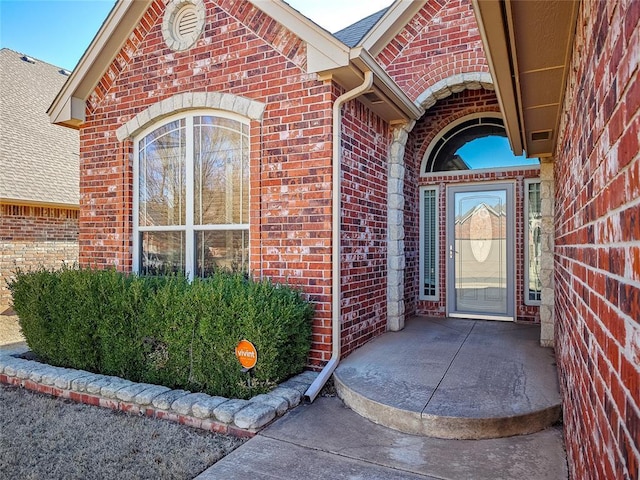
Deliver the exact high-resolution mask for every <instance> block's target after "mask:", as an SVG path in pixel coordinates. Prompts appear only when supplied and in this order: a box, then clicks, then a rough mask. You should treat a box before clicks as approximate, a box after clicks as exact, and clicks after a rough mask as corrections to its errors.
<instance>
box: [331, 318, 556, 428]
mask: <svg viewBox="0 0 640 480" xmlns="http://www.w3.org/2000/svg"><path fill="white" fill-rule="evenodd" d="M539 339H540V327H539V326H537V325H521V324H515V323H505V322H489V321H481V320H461V319H434V318H426V317H415V318H412V319H410V320H409V321H408V322H407V325H406V327H405V329H404V330H402V331H400V332H388V333H386V334H384V335H382V336H381V337H379V338H377V339H375V340H373V341H371V342H370V343H368V344H367V345H365V346H364V347H362V348H360V349H359V350H357V351H356V352H354V353H353V354H351V355H350V356H349V357H348V358H346V359H345V360H343V361H342V363H341V364H340V365H339V366H338V368H337V369H336V372H335V375H334V377H335V383H336V388H337V391H338V395H339V396H340V397H341V398H342V399H343V401H344V402H345V404H347V405H348V406H349V407H350V408H351V409H353V410H354V411H356V412H357V413H359V414H360V415H362V416H364V417H366V418H368V419H370V420H372V421H374V422H376V423H379V424H381V425H385V426H387V427H390V428H394V429H396V430H400V431H403V432H406V433H412V434H416V435H425V436H431V437H438V438H450V439H480V438H500V437H508V436H512V435H522V434H528V433H533V432H537V431H540V430H542V429H544V428H547V427H549V426H550V425H552V424H553V423H555V422H556V421H558V420H559V418H560V414H561V401H560V393H559V387H558V380H557V374H556V367H555V357H554V353H553V350H552V349H549V348H542V347H540V344H539Z"/></svg>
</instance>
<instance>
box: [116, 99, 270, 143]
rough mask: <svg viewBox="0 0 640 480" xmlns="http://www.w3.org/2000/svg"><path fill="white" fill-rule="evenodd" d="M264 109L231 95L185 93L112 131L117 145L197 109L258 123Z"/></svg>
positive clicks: (142, 112) (247, 100)
mask: <svg viewBox="0 0 640 480" xmlns="http://www.w3.org/2000/svg"><path fill="white" fill-rule="evenodd" d="M265 107H266V105H265V104H264V103H262V102H258V101H256V100H251V99H250V98H246V97H242V96H240V95H233V94H231V93H220V92H185V93H178V94H176V95H173V96H172V97H169V98H165V99H164V100H162V101H160V102H158V103H154V104H153V105H151V106H150V107H148V108H145V109H144V110H142V111H141V112H140V113H138V114H137V115H136V116H135V117H133V118H132V119H131V120H129V121H128V122H126V123H125V124H124V125H122V126H121V127H120V128H118V129H117V130H116V137H117V138H118V140H119V141H120V142H122V141H124V140H125V139H126V138H130V137H135V136H136V135H137V134H138V133H140V132H141V131H142V130H144V129H145V128H146V127H147V126H149V125H151V124H153V123H155V122H157V121H159V120H161V119H163V118H165V117H168V116H170V115H173V114H175V113H178V112H183V111H185V110H192V109H197V108H211V109H215V110H224V111H227V112H232V113H237V114H238V115H242V116H243V117H247V118H249V119H251V120H257V121H261V120H262V115H263V113H264V110H265Z"/></svg>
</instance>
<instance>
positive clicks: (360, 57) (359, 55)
mask: <svg viewBox="0 0 640 480" xmlns="http://www.w3.org/2000/svg"><path fill="white" fill-rule="evenodd" d="M350 57H351V62H352V63H354V64H355V65H357V66H358V68H360V69H361V70H364V69H368V70H371V71H372V72H373V74H374V79H375V86H376V87H378V88H379V89H380V90H381V91H382V92H383V93H384V94H385V96H386V97H387V98H388V99H389V100H391V101H392V102H393V103H394V105H396V106H397V107H398V108H400V109H401V111H402V112H404V114H405V115H406V116H407V118H408V119H410V120H417V119H418V118H420V117H421V116H422V115H423V114H424V109H423V108H422V107H421V106H420V105H417V104H415V103H414V102H413V101H411V99H410V98H409V97H408V96H407V94H406V93H404V91H403V90H402V89H401V88H400V87H399V86H398V84H397V83H396V82H394V81H393V79H392V78H391V77H390V76H389V74H388V73H387V72H386V71H385V70H384V69H383V68H382V67H381V66H380V64H379V63H378V62H376V61H375V59H374V58H373V57H372V56H371V54H370V53H369V52H368V51H367V50H366V49H364V48H363V47H358V48H353V49H351V54H350Z"/></svg>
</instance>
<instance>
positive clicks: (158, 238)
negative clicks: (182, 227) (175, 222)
mask: <svg viewBox="0 0 640 480" xmlns="http://www.w3.org/2000/svg"><path fill="white" fill-rule="evenodd" d="M140 244H141V255H140V274H141V275H164V274H167V273H179V274H184V273H185V271H184V259H185V233H184V232H143V233H141V234H140Z"/></svg>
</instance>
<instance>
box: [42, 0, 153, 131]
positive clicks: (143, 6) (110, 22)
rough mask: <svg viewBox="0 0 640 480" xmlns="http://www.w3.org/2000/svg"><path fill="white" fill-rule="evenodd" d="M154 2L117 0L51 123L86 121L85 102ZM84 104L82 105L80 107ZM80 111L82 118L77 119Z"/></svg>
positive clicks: (55, 104)
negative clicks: (80, 103) (79, 104)
mask: <svg viewBox="0 0 640 480" xmlns="http://www.w3.org/2000/svg"><path fill="white" fill-rule="evenodd" d="M149 5H151V0H118V1H117V3H116V4H115V5H114V6H113V9H112V10H111V12H109V16H108V17H107V18H106V20H105V21H104V23H103V24H102V26H101V27H100V30H98V33H97V34H96V36H95V37H94V39H93V41H92V42H91V44H90V45H89V48H87V50H86V51H85V52H84V55H83V56H82V58H81V59H80V61H79V62H78V65H76V68H74V69H73V72H71V75H69V78H67V81H66V82H65V84H64V85H63V86H62V89H61V90H60V92H58V95H57V96H56V98H55V99H54V100H53V103H52V104H51V106H50V107H49V109H48V110H47V113H48V114H49V119H50V121H51V122H52V123H60V124H62V125H65V126H71V125H79V124H80V123H82V122H84V102H86V101H87V99H88V98H89V95H91V92H92V91H93V89H94V88H95V87H96V85H97V84H98V82H99V81H100V78H102V75H104V72H105V71H106V69H107V68H108V67H109V65H110V64H111V62H112V61H113V59H114V58H115V56H116V55H117V54H118V52H119V51H120V49H121V48H122V45H123V44H124V43H125V41H126V40H127V38H128V37H129V35H130V34H131V32H132V31H133V29H134V28H135V26H136V25H137V24H138V21H139V20H140V18H141V17H142V15H143V14H144V13H145V12H146V11H147V8H148V7H149ZM78 101H81V102H82V104H83V106H82V108H81V109H79V108H78V106H77V103H78ZM79 110H81V111H82V114H81V117H75V116H74V115H77V114H78V111H79Z"/></svg>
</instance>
